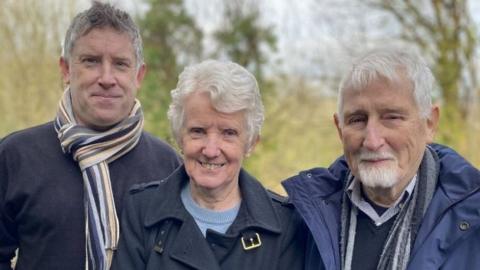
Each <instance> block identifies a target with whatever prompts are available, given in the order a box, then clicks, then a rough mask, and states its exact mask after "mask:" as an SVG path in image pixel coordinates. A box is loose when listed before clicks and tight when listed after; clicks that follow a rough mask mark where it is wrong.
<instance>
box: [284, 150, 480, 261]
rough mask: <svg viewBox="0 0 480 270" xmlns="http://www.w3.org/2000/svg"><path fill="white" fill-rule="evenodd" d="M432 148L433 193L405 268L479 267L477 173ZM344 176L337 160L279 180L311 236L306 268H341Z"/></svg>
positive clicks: (455, 157) (479, 190)
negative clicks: (434, 158)
mask: <svg viewBox="0 0 480 270" xmlns="http://www.w3.org/2000/svg"><path fill="white" fill-rule="evenodd" d="M432 147H433V148H434V149H435V151H436V152H437V155H438V156H439V158H440V161H439V162H440V172H439V178H438V184H437V189H436V191H435V193H434V196H433V198H432V201H431V203H430V205H429V207H428V210H427V212H426V214H425V216H424V219H423V221H422V224H421V227H420V229H419V232H418V235H417V238H416V240H415V243H414V245H413V249H412V251H411V257H410V262H409V265H408V268H407V269H409V270H418V269H422V270H423V269H445V270H447V269H451V270H459V269H480V256H479V255H478V254H480V172H479V171H478V170H477V169H476V168H475V167H473V166H472V165H471V164H469V163H468V162H467V161H466V160H465V159H463V158H462V157H461V156H460V155H458V154H457V153H456V152H455V151H453V150H452V149H450V148H447V147H444V146H441V145H437V144H435V145H432ZM348 173H349V170H348V167H347V164H346V162H345V160H344V159H343V158H340V159H338V160H337V161H335V162H334V163H333V164H332V165H331V166H330V167H329V168H328V169H324V168H315V169H311V170H307V171H303V172H301V173H300V174H299V175H297V176H294V177H291V178H290V179H287V180H286V181H284V182H283V185H284V187H285V189H286V190H287V193H288V194H289V196H290V200H291V202H292V203H293V204H294V205H295V207H296V209H297V210H298V212H299V213H300V215H301V216H302V218H303V219H304V221H305V222H306V223H307V226H308V227H309V230H310V232H311V237H310V239H309V241H308V248H307V252H306V269H307V270H309V269H312V270H313V269H315V270H318V269H328V270H339V269H340V267H341V257H340V245H339V243H340V212H341V198H342V193H343V190H344V182H345V180H346V176H347V174H348Z"/></svg>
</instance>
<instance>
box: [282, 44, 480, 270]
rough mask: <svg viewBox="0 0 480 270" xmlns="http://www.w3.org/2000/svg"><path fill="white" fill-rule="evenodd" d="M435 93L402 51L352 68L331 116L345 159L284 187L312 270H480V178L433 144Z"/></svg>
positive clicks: (418, 62)
mask: <svg viewBox="0 0 480 270" xmlns="http://www.w3.org/2000/svg"><path fill="white" fill-rule="evenodd" d="M434 86H435V79H434V77H433V75H432V72H431V71H430V69H429V68H428V66H427V65H426V64H425V63H424V61H423V60H422V59H421V58H420V57H418V56H416V55H415V54H412V53H410V52H406V51H404V50H395V49H388V50H387V49H380V50H378V49H377V50H373V51H370V52H368V53H366V54H365V55H363V56H362V57H360V58H359V59H357V60H356V61H355V62H354V64H353V65H352V67H351V69H350V70H349V72H348V73H347V74H346V76H345V77H344V79H343V80H342V83H341V84H340V88H339V98H338V99H339V101H338V111H337V113H336V114H335V115H334V121H335V125H336V128H337V130H338V134H339V137H340V139H341V141H342V144H343V150H344V157H342V158H340V159H338V160H337V161H336V162H334V163H333V164H332V165H331V166H330V167H329V168H328V169H325V168H315V169H311V170H308V171H304V172H301V173H300V174H299V175H297V176H294V177H292V178H290V179H288V180H286V181H285V182H284V183H283V185H284V187H285V189H286V190H287V193H288V194H289V196H290V200H291V202H292V203H293V204H294V205H295V207H296V209H297V211H298V212H299V213H300V214H301V216H302V218H303V219H304V220H305V222H306V224H307V225H308V227H309V230H310V233H311V236H310V239H309V243H308V251H307V254H306V265H307V266H306V269H316V270H318V269H328V270H330V269H332V270H338V269H342V270H343V269H345V270H375V269H377V270H393V269H399V270H404V269H409V270H414V269H452V270H453V269H455V270H457V269H480V256H478V255H477V254H478V253H479V252H480V241H479V239H480V210H479V209H480V172H479V171H478V170H477V169H476V168H475V167H473V166H472V165H470V164H469V163H468V162H467V161H466V160H465V159H463V158H462V157H461V156H460V155H458V154H457V153H456V152H455V151H453V150H452V149H450V148H447V147H445V146H441V145H438V144H432V142H433V138H434V135H435V132H436V129H437V125H438V121H439V108H438V107H437V106H435V105H432V101H431V93H432V90H433V89H434Z"/></svg>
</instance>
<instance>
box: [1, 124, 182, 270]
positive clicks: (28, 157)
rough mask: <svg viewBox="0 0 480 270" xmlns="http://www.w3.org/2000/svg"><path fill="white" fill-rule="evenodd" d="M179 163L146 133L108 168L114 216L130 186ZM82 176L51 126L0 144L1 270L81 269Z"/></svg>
mask: <svg viewBox="0 0 480 270" xmlns="http://www.w3.org/2000/svg"><path fill="white" fill-rule="evenodd" d="M179 164H180V162H179V159H178V156H177V155H176V153H175V151H174V150H173V149H172V148H171V147H170V146H168V145H167V144H166V143H164V142H162V141H160V140H158V139H156V138H154V137H153V136H151V135H149V134H148V133H145V132H144V133H142V135H141V137H140V141H139V142H138V144H137V145H136V146H135V147H134V148H133V149H132V150H130V152H128V153H127V154H125V155H123V156H122V157H120V158H118V159H117V160H115V161H113V162H111V163H110V164H109V168H110V178H111V181H112V189H113V193H114V198H115V205H116V210H117V213H118V214H120V213H121V212H120V211H121V209H122V208H123V207H122V206H123V205H122V202H123V195H124V194H125V193H127V191H128V190H129V189H130V187H131V186H132V185H133V184H136V183H141V182H147V181H152V180H155V179H162V178H164V177H166V176H168V175H169V174H170V173H171V172H173V171H174V170H175V168H176V167H178V165H179ZM84 212H85V210H84V206H83V179H82V173H81V171H80V169H79V167H78V163H76V162H75V161H74V160H73V159H72V156H71V155H70V154H64V153H63V152H62V150H61V148H60V142H59V140H58V138H57V133H56V132H55V129H54V126H53V123H52V122H50V123H47V124H44V125H41V126H38V127H33V128H29V129H26V130H23V131H19V132H16V133H14V134H11V135H9V136H7V137H5V138H4V139H3V140H2V141H1V142H0V270H10V269H11V267H10V260H11V259H12V257H13V256H14V255H15V249H17V248H18V249H19V255H18V261H17V266H16V269H17V270H24V269H35V270H42V269H45V270H54V269H59V270H65V269H68V270H83V269H85V215H84Z"/></svg>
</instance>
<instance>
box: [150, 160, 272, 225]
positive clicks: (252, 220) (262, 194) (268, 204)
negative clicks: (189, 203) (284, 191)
mask: <svg viewBox="0 0 480 270" xmlns="http://www.w3.org/2000/svg"><path fill="white" fill-rule="evenodd" d="M189 179H190V178H189V176H188V174H187V172H186V171H185V166H184V165H182V166H180V167H179V168H178V169H177V170H175V172H173V173H172V174H171V175H170V176H169V177H167V178H166V179H164V180H161V181H160V186H159V188H158V189H157V192H156V193H155V195H154V196H153V197H152V198H151V201H150V204H149V206H148V210H147V213H146V216H145V222H144V225H145V227H150V226H153V225H155V224H157V223H159V222H161V221H162V220H165V219H169V218H173V219H178V220H180V221H185V219H186V218H187V216H188V215H189V214H188V212H187V211H186V209H185V207H184V206H183V203H182V201H181V198H180V191H181V189H182V187H183V185H185V184H186V183H187V181H189ZM239 186H240V192H241V194H242V203H241V206H240V210H239V213H238V216H237V218H236V219H235V221H234V224H232V229H233V230H235V231H236V229H238V230H242V229H244V228H247V227H252V228H254V227H256V228H261V229H265V230H268V231H272V232H277V233H280V231H281V226H280V223H279V219H278V217H277V214H276V212H275V209H274V208H273V205H272V199H271V198H270V197H269V195H268V193H267V191H266V190H265V188H263V186H262V185H261V184H260V183H259V182H258V181H257V180H256V179H255V178H253V177H252V176H250V175H249V174H248V173H247V172H246V171H245V170H243V169H241V170H240V174H239Z"/></svg>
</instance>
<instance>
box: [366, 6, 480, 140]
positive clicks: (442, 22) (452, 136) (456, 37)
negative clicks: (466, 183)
mask: <svg viewBox="0 0 480 270" xmlns="http://www.w3.org/2000/svg"><path fill="white" fill-rule="evenodd" d="M362 1H363V2H365V3H366V4H367V5H369V6H371V7H373V8H376V9H379V10H381V11H384V12H387V13H388V14H391V15H393V17H394V18H395V19H396V21H397V22H398V23H399V25H400V26H401V30H402V31H401V38H402V39H404V40H406V41H407V42H409V43H411V44H415V45H416V46H418V48H419V49H420V50H421V51H422V52H423V53H424V54H425V55H426V56H427V57H428V58H430V60H431V61H432V63H433V64H432V67H433V71H434V73H435V75H436V78H437V80H438V83H439V87H440V97H441V100H442V102H443V106H442V108H443V114H442V118H443V120H442V126H443V128H442V129H441V130H443V131H448V132H443V133H441V139H442V141H444V142H446V143H454V142H455V143H458V141H459V136H460V137H462V134H461V133H463V134H465V126H466V120H467V119H468V117H469V114H471V112H472V109H473V108H474V105H475V104H474V103H475V102H478V100H477V97H478V78H477V76H478V74H477V66H476V61H475V58H476V55H477V47H478V44H477V42H478V41H477V32H476V29H475V25H474V24H473V22H472V18H471V15H470V12H469V9H468V1H467V0H415V1H414V0H401V1H400V0H381V1H380V0H362ZM452 131H454V132H452ZM460 141H464V140H460Z"/></svg>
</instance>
